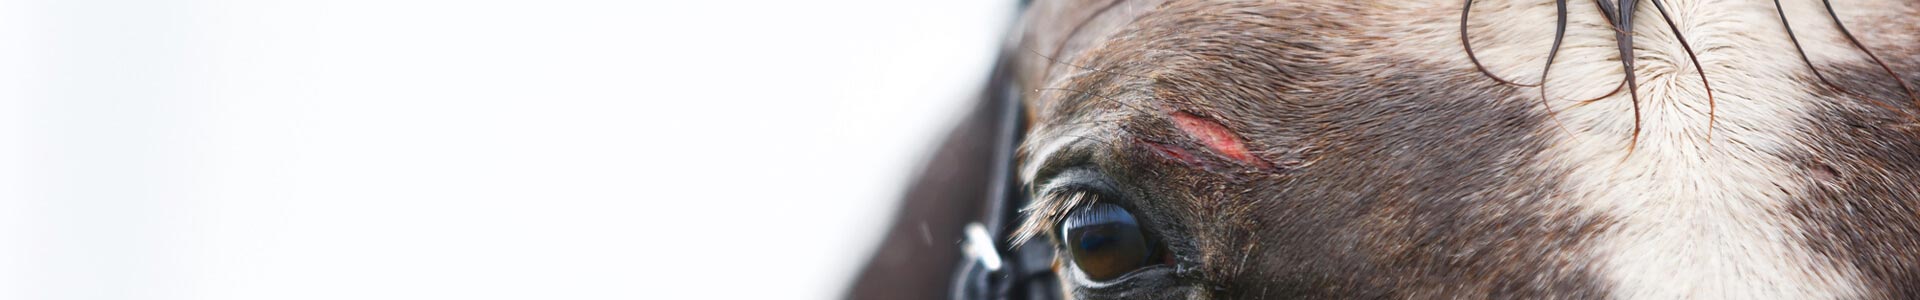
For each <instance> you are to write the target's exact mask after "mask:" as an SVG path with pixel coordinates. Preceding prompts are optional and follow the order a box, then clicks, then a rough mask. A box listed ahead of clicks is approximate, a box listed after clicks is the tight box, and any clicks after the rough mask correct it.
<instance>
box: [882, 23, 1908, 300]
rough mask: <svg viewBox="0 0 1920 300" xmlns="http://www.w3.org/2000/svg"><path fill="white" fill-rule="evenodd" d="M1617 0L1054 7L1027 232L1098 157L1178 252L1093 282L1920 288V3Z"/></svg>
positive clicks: (1134, 294)
mask: <svg viewBox="0 0 1920 300" xmlns="http://www.w3.org/2000/svg"><path fill="white" fill-rule="evenodd" d="M1610 1H1612V0H1602V1H1545V0H1492V1H1488V0H1483V1H1472V2H1467V1H1460V0H1432V1H1428V0H1417V1H1408V0H1359V1H1349V0H1339V1H1334V0H1301V1H1185V0H1165V1H1158V0H1140V1H1129V0H1088V1H1039V2H1037V3H1034V4H1033V5H1032V7H1031V8H1029V9H1028V12H1027V15H1026V16H1025V17H1024V18H1023V21H1022V23H1021V28H1023V31H1022V32H1021V33H1020V34H1019V35H1018V39H1017V40H1016V41H1015V42H1014V45H1016V46H1014V47H1013V49H1015V50H1009V53H1011V55H1012V57H1013V59H1011V60H1010V61H1009V63H1010V66H1011V70H1010V72H1011V74H1009V75H1010V76H1008V77H1010V78H1011V79H1010V80H1009V81H1010V82H1008V83H1004V84H1012V85H1015V86H1019V87H1021V88H1022V89H1021V90H1022V91H1025V93H1024V95H1022V96H1023V97H1024V99H1027V100H1026V104H1027V106H1028V111H1029V112H1030V115H1029V117H1030V119H1029V120H1028V121H1029V124H1030V125H1029V128H1031V130H1030V131H1029V134H1028V138H1027V139H1026V141H1025V144H1024V145H1023V146H1022V148H1021V154H1022V155H1021V159H1020V161H1019V163H1020V166H1021V168H1020V170H1021V179H1022V180H1024V182H1025V184H1026V185H1027V186H1028V187H1029V188H1031V189H1032V190H1033V193H1034V194H1035V195H1036V197H1037V199H1038V200H1037V203H1036V204H1035V206H1034V207H1031V208H1029V211H1030V212H1031V214H1030V216H1032V217H1031V219H1030V220H1028V221H1029V222H1028V226H1027V227H1026V228H1024V231H1023V233H1024V234H1025V235H1026V236H1030V237H1035V238H1034V239H1033V241H1032V242H1029V243H1028V244H1027V246H1028V247H1035V246H1040V247H1046V246H1050V245H1046V244H1047V242H1046V241H1047V240H1049V238H1042V237H1045V236H1048V235H1047V234H1046V233H1047V232H1057V230H1055V228H1052V226H1053V224H1057V220H1055V219H1052V218H1054V217H1057V216H1059V215H1063V214H1064V212H1065V211H1067V210H1070V209H1072V208H1074V207H1077V206H1079V205H1085V204H1086V203H1085V202H1088V201H1065V197H1061V196H1062V195H1067V194H1072V193H1074V191H1073V190H1071V189H1072V188H1073V184H1072V182H1071V181H1074V180H1083V179H1085V178H1088V177H1093V178H1099V181H1102V182H1107V183H1109V184H1108V185H1106V186H1109V187H1110V189H1111V190H1110V191H1108V192H1109V193H1111V194H1114V195H1115V196H1114V197H1109V198H1103V199H1098V200H1094V201H1106V202H1109V203H1113V204H1116V205H1121V206H1125V207H1128V208H1130V209H1131V210H1133V212H1134V213H1135V214H1136V215H1138V216H1139V218H1140V219H1141V220H1142V222H1143V226H1145V227H1147V228H1148V230H1149V231H1150V233H1151V234H1154V235H1156V236H1159V237H1160V238H1161V239H1163V240H1165V241H1166V243H1167V244H1168V247H1169V248H1170V249H1171V251H1172V252H1173V254H1174V257H1175V262H1174V266H1175V267H1173V268H1171V270H1170V271H1167V272H1150V273H1151V274H1136V275H1138V276H1126V277H1122V278H1121V279H1117V280H1116V281H1120V282H1100V283H1096V282H1091V281H1089V280H1086V279H1084V278H1082V277H1080V276H1077V275H1075V273H1074V272H1075V271H1074V270H1073V269H1072V268H1073V266H1071V264H1069V263H1064V262H1063V263H1060V267H1059V271H1060V272H1062V273H1063V274H1066V275H1064V279H1063V280H1062V283H1063V284H1065V285H1066V286H1067V293H1068V296H1071V297H1075V298H1080V299H1107V298H1129V299H1282V298H1298V297H1305V298H1412V299H1431V298H1528V299H1531V298H1579V299H1588V298H1643V299H1673V298H1686V299H1761V298H1766V299H1781V298H1791V299H1805V298H1885V299H1911V298H1920V135H1916V134H1920V133H1916V131H1915V129H1916V128H1920V126H1916V121H1920V118H1916V114H1917V113H1920V110H1916V107H1915V103H1916V102H1915V101H1920V95H1916V94H1915V92H1914V91H1913V90H1914V87H1915V86H1920V81H1915V79H1920V25H1916V24H1920V2H1913V1H1894V0H1876V1H1852V2H1841V3H1832V5H1825V4H1826V3H1824V2H1823V1H1816V0H1791V1H1788V0H1783V1H1779V2H1768V1H1733V0H1726V1H1689V0H1659V1H1653V0H1649V1H1631V0H1628V1H1618V2H1610ZM1467 3H1472V6H1471V9H1465V8H1466V7H1467V6H1466V4H1467ZM1634 4H1638V5H1637V6H1636V5H1634ZM1463 11H1464V12H1470V16H1465V15H1463V14H1462V12H1463ZM1603 12H1604V13H1603ZM1463 20H1464V21H1463ZM1558 24H1566V25H1564V27H1563V26H1557V25H1558ZM1843 26H1844V29H1843V28H1842V27H1843ZM1789 27H1790V28H1791V30H1789V29H1788V28H1789ZM1556 32H1558V33H1556ZM1469 46H1470V49H1471V53H1472V54H1471V55H1469V54H1468V53H1469V50H1467V49H1469ZM1623 57H1624V59H1623ZM1626 70H1631V72H1627V71H1626ZM1623 90H1624V91H1623ZM1196 124H1197V125H1196ZM1235 146H1238V147H1243V148H1233V147H1235ZM1235 149H1240V150H1235ZM1238 151H1245V154H1248V155H1250V156H1248V155H1242V154H1240V153H1237V152H1238ZM1088 174H1093V175H1088ZM956 213H965V212H956ZM904 220H906V219H903V221H904ZM897 228H898V227H896V230H898V229H897ZM943 230H944V229H943ZM956 232H957V231H956ZM888 251H889V250H887V248H883V250H882V253H887V252H888ZM874 270H875V269H874V267H873V266H872V265H870V266H869V269H868V271H867V272H868V273H867V274H874V272H876V271H874ZM948 271H949V269H944V268H941V269H937V270H926V271H925V272H927V273H936V274H938V272H948ZM883 272H884V271H883ZM901 278H907V277H901ZM867 282H868V280H864V279H863V280H862V285H870V283H867ZM863 295H872V294H863V293H861V292H860V291H859V290H858V289H856V291H855V293H854V296H855V297H856V298H860V297H863ZM920 295H938V293H937V291H936V293H931V294H920Z"/></svg>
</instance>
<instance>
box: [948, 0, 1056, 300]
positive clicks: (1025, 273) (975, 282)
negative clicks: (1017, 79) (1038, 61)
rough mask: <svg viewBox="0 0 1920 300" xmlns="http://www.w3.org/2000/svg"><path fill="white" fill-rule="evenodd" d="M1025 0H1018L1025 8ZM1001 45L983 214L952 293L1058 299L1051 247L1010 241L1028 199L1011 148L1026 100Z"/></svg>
mask: <svg viewBox="0 0 1920 300" xmlns="http://www.w3.org/2000/svg"><path fill="white" fill-rule="evenodd" d="M1027 2H1028V1H1020V8H1021V9H1023V10H1024V9H1025V8H1026V7H1027ZM1007 53H1011V52H1010V51H1003V52H1002V54H1001V55H1002V57H1001V59H1000V63H998V66H996V67H995V70H994V76H993V78H992V79H991V80H992V81H993V82H991V83H989V85H991V86H993V87H994V88H997V90H995V92H994V93H993V94H990V95H989V97H992V98H993V99H990V100H991V101H992V102H993V103H994V104H995V105H997V106H999V107H997V108H995V111H997V112H999V114H998V116H996V118H997V122H998V123H999V124H997V125H998V126H997V127H996V128H997V129H998V131H997V132H995V135H994V153H993V160H992V162H991V163H992V164H993V166H992V172H993V173H991V175H990V176H991V179H990V181H989V182H988V186H987V187H986V188H987V191H988V193H987V199H985V200H986V201H987V211H986V216H985V217H983V218H980V219H978V220H976V221H975V222H972V223H968V224H967V226H966V228H965V235H964V236H965V241H964V242H963V243H961V247H962V249H961V251H962V252H963V253H965V260H964V261H963V262H961V263H962V264H963V265H962V266H960V268H959V272H958V273H957V274H954V284H953V291H952V298H953V299H956V300H988V299H1005V300H1038V299H1057V298H1059V297H1061V296H1062V294H1061V293H1060V286H1059V280H1058V277H1057V275H1055V274H1054V273H1053V265H1052V261H1053V257H1054V253H1053V248H1051V247H1045V246H1037V245H1036V246H1031V247H1015V246H1016V245H1012V244H1011V243H1010V241H1011V236H1012V232H1013V231H1014V230H1015V229H1016V227H1017V226H1019V225H1018V221H1019V220H1020V208H1022V207H1026V206H1027V202H1028V201H1030V200H1031V199H1029V198H1028V197H1027V193H1026V191H1024V190H1023V189H1021V188H1020V183H1019V181H1018V180H1019V178H1018V176H1015V175H1014V174H1015V169H1016V167H1015V160H1016V158H1015V157H1014V156H1015V153H1016V151H1018V148H1019V146H1020V141H1021V138H1023V135H1024V132H1026V126H1025V123H1026V122H1024V121H1023V120H1025V119H1026V112H1025V110H1024V108H1025V105H1024V104H1023V103H1021V102H1022V101H1021V99H1020V95H1021V94H1022V93H1020V88H1019V85H1018V84H1016V83H1014V82H1013V76H1009V73H1010V71H1011V69H1010V68H1011V66H1010V65H1009V64H1008V63H1007V61H1008V58H1007V57H1006V55H1007Z"/></svg>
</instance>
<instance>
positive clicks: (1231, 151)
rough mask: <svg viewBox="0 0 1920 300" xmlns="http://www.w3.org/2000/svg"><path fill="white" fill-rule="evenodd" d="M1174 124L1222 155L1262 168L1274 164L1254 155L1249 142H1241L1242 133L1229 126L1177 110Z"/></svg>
mask: <svg viewBox="0 0 1920 300" xmlns="http://www.w3.org/2000/svg"><path fill="white" fill-rule="evenodd" d="M1173 124H1174V126H1178V127H1180V131H1184V132H1186V133H1187V136H1190V137H1193V139H1194V140H1195V141H1199V142H1200V144H1202V145H1207V148H1212V149H1213V151H1214V152H1217V153H1220V155H1221V156H1225V157H1227V158H1229V159H1233V160H1236V161H1240V162H1243V163H1247V164H1251V165H1254V166H1257V167H1261V168H1266V167H1269V166H1272V165H1271V164H1268V163H1267V161H1265V160H1261V159H1260V158H1259V157H1255V156H1253V152H1252V151H1249V150H1247V144H1246V143H1244V142H1241V140H1240V135H1238V134H1234V133H1233V131H1232V130H1227V126H1223V125H1220V123H1218V122H1214V121H1213V120H1209V119H1207V118H1202V117H1200V116H1195V115H1193V114H1189V113H1186V112H1182V111H1175V112H1173Z"/></svg>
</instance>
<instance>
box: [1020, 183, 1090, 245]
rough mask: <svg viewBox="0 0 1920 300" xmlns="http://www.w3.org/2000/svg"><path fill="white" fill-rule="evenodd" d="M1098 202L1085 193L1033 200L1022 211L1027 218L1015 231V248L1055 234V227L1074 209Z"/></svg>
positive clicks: (1076, 192) (1055, 194)
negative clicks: (1049, 233)
mask: <svg viewBox="0 0 1920 300" xmlns="http://www.w3.org/2000/svg"><path fill="white" fill-rule="evenodd" d="M1097 201H1098V199H1097V197H1095V196H1094V194H1093V193H1090V192H1085V191H1066V192H1050V193H1045V194H1041V195H1040V196H1038V197H1035V198H1034V199H1033V203H1032V204H1028V205H1027V207H1026V208H1022V209H1020V212H1021V214H1023V215H1025V216H1026V217H1025V219H1024V220H1022V221H1021V222H1020V227H1019V229H1016V230H1015V231H1014V236H1013V241H1011V242H1012V244H1013V245H1014V246H1015V247H1019V246H1020V245H1024V244H1026V243H1027V242H1029V241H1032V240H1033V238H1035V237H1039V236H1042V235H1046V233H1048V232H1053V231H1054V230H1055V229H1056V228H1055V227H1058V226H1059V224H1060V221H1062V220H1065V219H1066V217H1067V214H1068V213H1071V212H1072V211H1073V209H1074V208H1079V207H1081V206H1085V205H1088V204H1092V203H1094V202H1097Z"/></svg>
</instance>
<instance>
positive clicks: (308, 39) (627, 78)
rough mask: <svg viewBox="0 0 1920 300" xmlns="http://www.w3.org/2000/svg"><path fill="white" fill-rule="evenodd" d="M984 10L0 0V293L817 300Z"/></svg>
mask: <svg viewBox="0 0 1920 300" xmlns="http://www.w3.org/2000/svg"><path fill="white" fill-rule="evenodd" d="M1011 2H1013V1H1011V0H1006V1H999V0H979V1H898V0H848V1H780V0H766V1H655V0H642V1H631V0H625V1H584V0H563V1H553V0H543V1H531V0H526V1H455V0H329V1H312V0H38V1H34V0H0V299H715V298H729V299H828V298H834V297H837V296H838V295H839V294H840V292H841V290H842V289H843V287H844V284H845V281H847V280H848V279H849V278H850V277H851V276H852V272H853V271H854V270H855V269H856V268H857V267H858V266H859V262H860V259H861V257H863V256H865V255H867V254H868V253H869V252H870V251H871V250H872V247H873V244H874V243H875V242H876V241H877V239H878V238H879V235H880V229H881V228H883V225H884V224H885V223H886V221H887V218H888V216H887V214H888V213H890V212H891V211H893V209H894V208H895V205H896V204H895V203H894V200H895V199H894V197H897V196H898V195H899V194H900V193H901V188H902V185H903V184H904V183H905V182H907V180H908V178H907V176H908V174H910V173H911V172H912V170H913V169H914V168H915V167H916V165H917V164H918V160H919V159H921V158H924V157H925V156H926V155H927V154H928V150H929V149H930V148H931V146H932V143H933V142H934V141H935V135H936V134H937V133H939V132H942V131H944V130H945V129H946V128H947V127H949V126H950V125H951V123H953V122H954V121H955V120H957V119H958V117H959V115H960V113H961V112H962V111H963V110H962V108H964V107H966V105H965V104H963V101H964V100H967V99H966V98H967V97H968V96H970V95H972V94H973V92H974V89H976V88H977V87H978V86H979V84H980V82H981V80H982V79H983V78H984V77H985V75H986V73H987V69H988V67H989V63H990V61H991V59H992V53H993V51H994V50H995V49H997V47H998V44H999V41H1000V38H1001V33H1002V32H1003V30H1004V29H1005V27H1006V26H1007V25H1008V24H1009V23H1010V19H1011V18H1012V17H1013V16H1012V14H1013V12H1012V10H1013V7H1012V3H1011Z"/></svg>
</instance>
